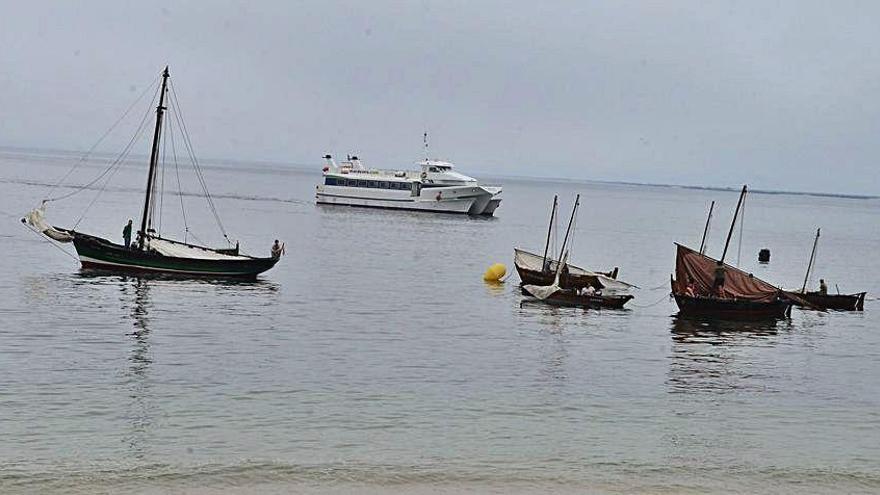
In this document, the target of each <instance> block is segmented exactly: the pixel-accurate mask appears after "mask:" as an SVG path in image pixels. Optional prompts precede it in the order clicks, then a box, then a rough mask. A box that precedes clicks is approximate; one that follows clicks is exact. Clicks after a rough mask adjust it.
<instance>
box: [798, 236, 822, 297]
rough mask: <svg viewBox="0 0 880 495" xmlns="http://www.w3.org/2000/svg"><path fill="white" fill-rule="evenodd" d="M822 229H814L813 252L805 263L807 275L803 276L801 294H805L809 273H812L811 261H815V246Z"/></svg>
mask: <svg viewBox="0 0 880 495" xmlns="http://www.w3.org/2000/svg"><path fill="white" fill-rule="evenodd" d="M821 232H822V229H816V238H815V239H814V240H813V251H812V252H811V253H810V262H809V263H807V274H806V275H804V286H803V288H801V293H804V292H807V281H808V280H810V272H811V271H813V261H815V260H816V246H818V245H819V234H820V233H821Z"/></svg>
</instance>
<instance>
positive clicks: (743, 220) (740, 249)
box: [736, 198, 746, 268]
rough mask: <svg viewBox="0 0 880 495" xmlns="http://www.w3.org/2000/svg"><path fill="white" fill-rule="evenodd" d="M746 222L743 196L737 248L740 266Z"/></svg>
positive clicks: (737, 263) (737, 259)
mask: <svg viewBox="0 0 880 495" xmlns="http://www.w3.org/2000/svg"><path fill="white" fill-rule="evenodd" d="M745 223H746V200H745V198H743V204H742V214H741V215H740V217H739V245H738V247H737V248H736V267H737V268H739V266H740V261H742V249H743V226H744V225H745Z"/></svg>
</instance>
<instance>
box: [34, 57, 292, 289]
mask: <svg viewBox="0 0 880 495" xmlns="http://www.w3.org/2000/svg"><path fill="white" fill-rule="evenodd" d="M168 78H169V73H168V68H167V67H166V68H165V70H164V71H163V72H162V80H161V89H160V90H159V103H158V106H157V107H156V127H155V131H154V133H153V144H152V149H151V151H150V166H149V171H148V173H147V187H146V195H145V198H144V210H143V215H142V218H141V223H140V229H139V230H138V231H137V236H136V239H135V241H134V242H133V243H131V244H130V245H122V244H116V243H114V242H111V241H109V240H107V239H103V238H101V237H98V236H94V235H89V234H85V233H82V232H78V231H76V230H74V229H66V228H62V227H56V226H52V225H50V224H48V223H47V222H46V220H45V217H44V215H45V208H46V202H47V201H44V202H43V204H42V205H41V206H40V207H39V208H37V209H35V210H33V211H31V212H30V213H28V215H27V216H26V217H25V218H24V219H22V221H23V222H26V223H27V224H29V225H30V226H32V227H34V228H35V229H36V230H38V231H39V232H41V233H42V234H44V235H46V236H47V237H49V238H51V239H53V240H55V241H58V242H72V243H73V245H74V247H75V248H76V252H77V254H78V255H79V260H80V263H81V264H82V267H83V269H91V270H101V271H108V272H128V273H130V272H135V273H155V274H171V275H182V276H207V277H222V278H227V277H233V278H255V277H256V276H257V275H258V274H260V273H262V272H264V271H266V270H268V269H270V268H272V267H273V266H275V264H276V263H277V262H278V260H279V259H280V252H278V253H273V256H271V257H266V258H260V257H254V256H247V255H244V254H242V253H241V252H239V246H238V243H235V244H234V246H233V245H232V242H231V241H229V237H228V236H227V235H226V233H225V231H223V228H222V224H220V223H219V217H218V216H217V213H216V209H215V208H214V205H213V201H212V200H211V197H210V195H209V194H208V193H207V189H206V187H205V184H204V181H203V180H202V179H201V175H199V177H200V182H201V184H202V187H203V188H204V191H205V195H206V197H207V199H208V203H209V205H210V207H211V210H212V212H213V213H214V215H215V218H216V219H217V221H218V225H220V228H221V231H223V236H224V237H225V238H226V239H227V241H228V242H229V243H230V247H228V248H209V247H205V246H199V245H195V244H190V243H187V242H181V241H176V240H173V239H169V238H165V237H162V235H161V234H160V233H158V232H157V231H156V229H155V228H154V225H153V221H154V214H155V209H156V208H155V206H156V205H155V203H156V201H155V200H156V196H157V194H156V179H157V175H158V174H157V168H158V162H159V155H160V142H161V140H162V137H163V136H162V130H163V117H164V115H165V112H166V110H167V107H166V106H165V105H166V96H167V93H168ZM175 99H176V98H175ZM182 132H185V127H183V129H182ZM184 137H185V139H186V140H185V143H186V144H187V146H188V151H189V152H190V153H191V145H190V144H189V139H188V136H184ZM192 159H193V160H194V165H196V167H198V164H197V162H195V157H194V155H193V156H192ZM116 165H118V163H116V162H114V164H111V167H112V166H116ZM197 172H198V173H199V174H201V172H200V171H198V168H197ZM102 175H103V174H102ZM99 177H100V176H99Z"/></svg>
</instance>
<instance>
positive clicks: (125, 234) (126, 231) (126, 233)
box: [122, 218, 131, 249]
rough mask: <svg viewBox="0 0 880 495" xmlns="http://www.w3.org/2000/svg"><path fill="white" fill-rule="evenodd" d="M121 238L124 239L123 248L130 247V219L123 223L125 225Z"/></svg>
mask: <svg viewBox="0 0 880 495" xmlns="http://www.w3.org/2000/svg"><path fill="white" fill-rule="evenodd" d="M122 239H124V240H125V249H128V248H129V247H131V219H130V218H129V219H128V223H127V224H125V227H123V228H122Z"/></svg>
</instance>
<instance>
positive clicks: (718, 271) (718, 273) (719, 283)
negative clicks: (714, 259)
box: [712, 261, 727, 297]
mask: <svg viewBox="0 0 880 495" xmlns="http://www.w3.org/2000/svg"><path fill="white" fill-rule="evenodd" d="M726 278H727V273H726V272H725V270H724V263H722V262H720V261H719V262H718V264H717V265H715V280H714V282H712V292H713V293H715V295H716V296H718V297H724V281H725V279H726Z"/></svg>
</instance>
